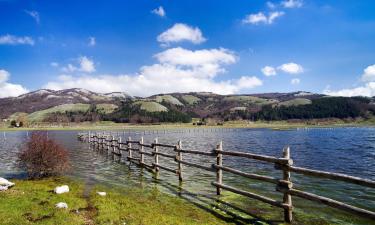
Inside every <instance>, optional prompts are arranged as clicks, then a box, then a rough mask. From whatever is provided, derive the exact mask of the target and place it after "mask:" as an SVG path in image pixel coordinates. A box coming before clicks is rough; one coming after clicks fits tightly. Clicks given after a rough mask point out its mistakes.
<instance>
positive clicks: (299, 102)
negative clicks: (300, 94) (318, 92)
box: [278, 98, 311, 107]
mask: <svg viewBox="0 0 375 225" xmlns="http://www.w3.org/2000/svg"><path fill="white" fill-rule="evenodd" d="M309 104H311V100H310V99H306V98H295V99H292V100H288V101H284V102H280V103H279V104H278V105H282V106H288V107H289V106H298V105H309Z"/></svg>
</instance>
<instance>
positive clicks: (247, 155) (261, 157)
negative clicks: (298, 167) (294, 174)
mask: <svg viewBox="0 0 375 225" xmlns="http://www.w3.org/2000/svg"><path fill="white" fill-rule="evenodd" d="M215 151H217V150H215ZM221 154H223V155H230V156H237V157H244V158H249V159H255V160H260V161H264V162H270V163H279V164H288V163H289V164H290V165H292V164H293V161H292V160H291V159H284V158H276V157H273V156H266V155H258V154H252V153H248V152H233V151H222V152H221Z"/></svg>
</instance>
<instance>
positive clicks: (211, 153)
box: [175, 149, 216, 156]
mask: <svg viewBox="0 0 375 225" xmlns="http://www.w3.org/2000/svg"><path fill="white" fill-rule="evenodd" d="M175 151H176V152H182V153H191V154H197V155H207V156H215V155H216V153H215V152H205V151H197V150H187V149H175Z"/></svg>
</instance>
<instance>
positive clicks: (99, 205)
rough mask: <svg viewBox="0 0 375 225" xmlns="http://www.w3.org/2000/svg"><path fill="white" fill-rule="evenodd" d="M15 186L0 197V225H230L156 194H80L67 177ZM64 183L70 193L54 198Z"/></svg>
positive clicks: (20, 182)
mask: <svg viewBox="0 0 375 225" xmlns="http://www.w3.org/2000/svg"><path fill="white" fill-rule="evenodd" d="M14 182H15V183H16V186H15V187H13V188H12V189H10V190H8V191H5V192H0V218H1V221H0V223H1V224H6V225H13V224H14V225H16V224H17V225H18V224H64V225H70V224H72V225H73V224H74V225H77V224H139V225H149V224H150V225H158V224H176V225H179V224H231V223H227V222H225V221H222V220H220V219H218V218H216V217H215V216H214V215H212V214H210V213H209V212H206V211H205V210H203V209H200V208H198V207H196V206H194V205H193V204H191V203H189V202H187V201H185V200H183V199H180V198H177V197H173V196H169V195H166V194H162V193H160V192H159V191H156V190H151V191H145V190H142V189H121V190H116V189H109V188H108V187H107V188H104V187H98V186H95V187H94V188H93V189H92V190H90V191H89V194H85V193H84V192H85V190H86V188H85V186H84V185H83V184H82V183H80V182H77V181H73V180H70V179H67V178H49V179H43V180H15V181H14ZM63 184H66V185H69V187H70V189H71V190H70V192H69V193H64V194H60V195H57V194H55V193H53V191H52V190H53V189H54V188H55V187H56V186H59V185H63ZM97 191H105V192H107V196H99V195H97V194H96V192H97ZM58 202H66V203H67V204H68V206H69V209H56V208H55V204H56V203H58Z"/></svg>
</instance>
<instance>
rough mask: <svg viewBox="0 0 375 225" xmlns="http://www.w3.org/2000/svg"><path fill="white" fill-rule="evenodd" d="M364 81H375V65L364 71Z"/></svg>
mask: <svg viewBox="0 0 375 225" xmlns="http://www.w3.org/2000/svg"><path fill="white" fill-rule="evenodd" d="M361 79H362V81H365V82H366V81H375V64H374V65H371V66H368V67H367V68H366V69H364V70H363V74H362V78H361Z"/></svg>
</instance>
